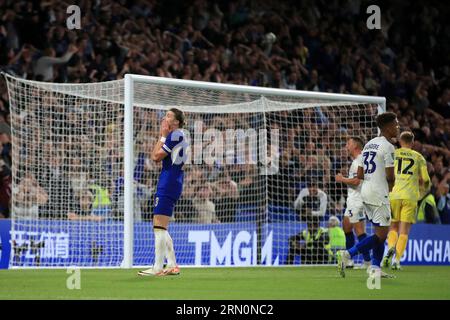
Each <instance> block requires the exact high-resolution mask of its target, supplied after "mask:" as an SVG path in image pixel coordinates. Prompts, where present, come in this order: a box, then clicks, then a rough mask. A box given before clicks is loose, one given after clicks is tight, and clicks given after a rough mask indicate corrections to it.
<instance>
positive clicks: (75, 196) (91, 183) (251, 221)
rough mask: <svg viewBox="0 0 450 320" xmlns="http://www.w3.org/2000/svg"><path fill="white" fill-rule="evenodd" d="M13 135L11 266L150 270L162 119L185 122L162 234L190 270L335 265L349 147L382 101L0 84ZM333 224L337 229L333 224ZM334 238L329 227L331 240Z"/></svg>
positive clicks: (188, 88)
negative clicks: (179, 188) (178, 113)
mask: <svg viewBox="0 0 450 320" xmlns="http://www.w3.org/2000/svg"><path fill="white" fill-rule="evenodd" d="M5 77H6V80H7V87H8V92H9V98H10V109H11V131H12V137H11V138H12V177H13V180H12V202H11V212H12V214H11V217H12V218H11V239H10V244H11V255H10V267H67V266H79V267H125V268H130V267H133V266H143V265H152V264H153V257H154V247H153V245H154V243H153V231H152V211H153V207H154V200H155V199H154V194H155V190H156V185H157V182H158V177H159V173H160V170H161V164H160V163H155V162H153V161H152V160H151V156H150V154H151V150H152V148H153V146H154V144H155V143H156V141H158V140H159V138H160V137H159V129H160V125H161V120H162V118H163V117H164V115H165V113H166V112H167V110H169V109H170V108H178V109H180V110H182V111H183V112H184V113H185V116H186V120H187V121H186V125H185V126H184V128H183V130H184V132H185V136H186V140H187V142H188V145H189V147H188V148H187V149H186V150H185V155H186V156H185V158H184V159H183V161H184V162H185V165H184V167H183V169H184V185H183V193H182V196H181V198H180V199H179V201H178V202H177V203H176V207H175V211H174V215H173V217H172V218H171V220H172V221H171V223H170V226H169V232H170V234H171V235H172V238H173V240H174V246H175V252H176V257H177V261H178V263H179V264H180V265H191V266H224V265H226V266H242V265H245V266H253V265H286V264H294V265H305V264H331V263H334V252H335V251H336V250H337V249H339V248H340V247H342V246H343V245H344V246H345V239H344V243H342V239H341V240H339V237H337V238H336V235H339V232H332V229H333V228H339V224H338V225H337V226H334V225H335V223H334V224H333V225H330V224H329V220H330V217H337V218H338V219H339V220H340V222H341V224H342V220H343V212H344V208H345V205H346V203H345V200H346V195H347V186H345V185H343V184H341V183H336V181H335V176H336V174H338V173H342V174H343V175H344V176H347V175H348V170H349V165H350V164H351V161H352V160H351V159H350V157H349V155H348V153H347V151H346V149H345V145H346V141H347V139H348V138H349V137H351V136H358V137H360V138H362V139H363V141H365V142H367V141H368V139H371V138H372V137H374V136H375V135H377V129H376V125H375V116H376V115H377V114H378V113H380V112H383V111H384V110H385V99H384V98H381V97H370V96H357V95H346V94H333V93H322V92H306V91H295V90H282V89H271V88H260V87H250V86H240V85H230V84H220V83H209V82H198V81H188V80H177V79H167V78H158V77H150V76H140V75H130V74H128V75H126V76H125V79H123V80H116V81H109V82H103V83H83V84H78V83H74V84H59V83H45V82H36V81H28V80H23V79H19V78H16V77H13V76H11V75H5ZM331 220H332V221H334V222H335V221H336V219H334V218H332V219H331ZM333 230H334V229H333Z"/></svg>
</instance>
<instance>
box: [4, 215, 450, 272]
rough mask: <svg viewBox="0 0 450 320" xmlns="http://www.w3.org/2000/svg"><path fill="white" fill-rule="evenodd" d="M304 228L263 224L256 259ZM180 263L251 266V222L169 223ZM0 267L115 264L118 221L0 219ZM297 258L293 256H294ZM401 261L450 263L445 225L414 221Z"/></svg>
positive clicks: (254, 239)
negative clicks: (16, 220) (14, 221)
mask: <svg viewBox="0 0 450 320" xmlns="http://www.w3.org/2000/svg"><path fill="white" fill-rule="evenodd" d="M303 228H304V225H303V224H301V223H289V224H286V223H269V224H266V225H264V227H263V229H262V235H263V236H262V239H261V241H260V245H261V261H262V264H264V265H283V264H285V261H286V256H287V253H288V240H289V236H291V235H294V234H296V233H298V232H299V231H300V230H302V229H303ZM134 230H135V232H134V243H135V245H134V264H135V265H151V264H152V263H153V252H154V247H153V231H152V225H151V224H150V223H136V224H135V229H134ZM170 233H171V235H172V238H173V240H174V245H175V251H176V254H177V260H178V263H179V264H180V265H204V266H227V265H239V266H251V265H255V264H256V263H257V257H258V250H257V248H258V241H259V239H258V236H257V229H256V225H255V224H254V223H223V224H213V225H197V224H181V223H180V224H177V223H173V224H172V225H171V226H170ZM0 235H1V240H0V252H1V260H0V267H1V268H7V267H8V265H9V263H8V261H9V259H10V258H11V259H13V264H14V265H16V266H29V267H31V266H37V265H48V264H49V263H51V264H52V265H54V266H73V265H76V266H99V267H101V266H119V265H120V263H121V261H122V256H123V225H122V224H121V223H116V222H102V223H98V222H68V221H56V220H55V221H46V220H41V221H38V222H29V223H24V222H21V223H20V224H16V226H15V230H14V231H12V232H11V222H10V221H9V220H0ZM295 261H296V263H298V262H300V261H299V258H298V257H297V259H296V260H295ZM402 262H403V264H404V265H408V264H415V265H450V226H449V225H426V224H418V225H415V226H414V227H413V228H412V231H411V234H410V237H409V241H408V248H407V250H406V252H405V255H404V257H403V259H402Z"/></svg>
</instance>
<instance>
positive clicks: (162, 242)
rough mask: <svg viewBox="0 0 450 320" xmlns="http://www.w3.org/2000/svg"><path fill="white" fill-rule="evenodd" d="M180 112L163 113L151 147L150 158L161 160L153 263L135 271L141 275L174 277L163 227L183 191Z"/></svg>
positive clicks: (183, 148)
mask: <svg viewBox="0 0 450 320" xmlns="http://www.w3.org/2000/svg"><path fill="white" fill-rule="evenodd" d="M184 123H185V118H184V113H183V112H182V111H181V110H179V109H176V108H172V109H170V110H169V111H167V113H166V115H165V117H164V119H163V121H162V123H161V129H160V135H161V138H160V140H159V141H158V142H157V143H156V145H155V146H154V148H153V151H152V155H151V158H152V160H153V161H155V162H160V161H162V169H161V174H160V175H159V181H158V185H157V188H156V194H155V203H154V210H153V231H154V235H155V262H154V264H153V268H150V269H147V270H143V271H139V272H138V274H139V275H141V276H165V275H178V274H179V273H180V269H179V267H178V265H177V263H176V259H175V251H174V248H173V241H172V238H171V237H170V234H169V232H168V231H167V228H168V226H169V220H170V217H172V214H173V208H174V207H175V203H176V202H177V200H178V199H179V198H180V196H181V192H182V190H183V169H182V168H183V165H184V162H185V161H186V157H187V154H186V148H187V142H186V141H185V139H184V134H183V131H182V130H180V129H181V128H182V127H183V125H184ZM164 258H167V267H166V268H165V269H163V264H164Z"/></svg>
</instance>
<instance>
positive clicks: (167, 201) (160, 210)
mask: <svg viewBox="0 0 450 320" xmlns="http://www.w3.org/2000/svg"><path fill="white" fill-rule="evenodd" d="M175 202H176V200H175V199H172V198H170V197H167V196H158V195H156V196H155V203H154V205H153V214H162V215H164V216H168V217H171V216H172V215H173V208H174V207H175Z"/></svg>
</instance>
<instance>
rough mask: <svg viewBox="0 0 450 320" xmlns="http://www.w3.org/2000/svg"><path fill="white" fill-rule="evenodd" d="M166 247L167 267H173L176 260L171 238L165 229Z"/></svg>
mask: <svg viewBox="0 0 450 320" xmlns="http://www.w3.org/2000/svg"><path fill="white" fill-rule="evenodd" d="M166 249H167V250H166V258H167V267H169V268H173V267H175V266H176V265H177V261H176V258H175V250H174V249H173V240H172V237H171V236H170V234H169V232H168V231H166Z"/></svg>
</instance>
